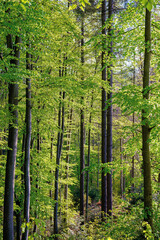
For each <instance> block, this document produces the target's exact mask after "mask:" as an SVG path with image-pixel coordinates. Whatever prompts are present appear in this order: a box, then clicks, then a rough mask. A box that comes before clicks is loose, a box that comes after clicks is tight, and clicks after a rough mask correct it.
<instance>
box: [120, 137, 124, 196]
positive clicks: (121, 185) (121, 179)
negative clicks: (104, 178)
mask: <svg viewBox="0 0 160 240" xmlns="http://www.w3.org/2000/svg"><path fill="white" fill-rule="evenodd" d="M120 158H121V168H123V155H122V138H120ZM120 188H121V198H122V199H123V192H124V190H123V169H121V178H120Z"/></svg>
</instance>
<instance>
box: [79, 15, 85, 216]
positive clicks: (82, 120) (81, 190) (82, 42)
mask: <svg viewBox="0 0 160 240" xmlns="http://www.w3.org/2000/svg"><path fill="white" fill-rule="evenodd" d="M81 35H82V39H81V63H82V66H83V65H84V50H83V47H84V19H83V16H82V26H81ZM82 80H83V77H82ZM83 102H84V98H83V97H81V103H82V104H83ZM84 134H85V129H84V109H83V107H82V108H81V117H80V215H81V216H83V215H84V171H83V169H84V166H85V155H84V141H85V137H84Z"/></svg>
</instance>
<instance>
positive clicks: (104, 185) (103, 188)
mask: <svg viewBox="0 0 160 240" xmlns="http://www.w3.org/2000/svg"><path fill="white" fill-rule="evenodd" d="M106 10H107V9H106V0H103V1H102V16H101V17H102V35H103V37H104V38H103V40H102V41H103V45H102V46H103V49H102V84H103V82H104V81H106V79H107V75H106V61H105V58H106V34H107V33H106V28H105V27H104V25H105V23H106ZM106 117H107V110H106V91H105V89H104V88H103V87H102V164H103V163H106V162H107V136H106ZM104 170H105V169H104V167H102V186H101V191H102V194H101V203H102V221H103V220H104V214H106V213H107V176H106V174H105V172H104Z"/></svg>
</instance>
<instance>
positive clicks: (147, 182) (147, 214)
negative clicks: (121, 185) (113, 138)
mask: <svg viewBox="0 0 160 240" xmlns="http://www.w3.org/2000/svg"><path fill="white" fill-rule="evenodd" d="M150 45H151V12H150V11H149V10H148V9H146V15H145V54H144V74H143V99H144V100H145V101H148V99H149V89H148V88H149V70H150V58H151V50H150V47H151V46H150ZM149 138H150V128H149V123H148V118H147V112H146V110H145V109H143V110H142V156H143V177H144V221H146V222H148V223H149V224H150V226H151V227H152V228H153V222H152V214H153V213H152V184H151V164H150V150H149Z"/></svg>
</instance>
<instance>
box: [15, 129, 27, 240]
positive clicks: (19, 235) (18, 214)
mask: <svg viewBox="0 0 160 240" xmlns="http://www.w3.org/2000/svg"><path fill="white" fill-rule="evenodd" d="M25 137H26V136H25V134H24V133H23V138H22V154H21V171H22V173H23V172H24V151H25ZM23 184H24V177H23V174H21V186H22V189H23ZM22 196H23V192H22V191H21V193H20V196H18V193H15V202H16V205H17V206H18V207H19V209H18V210H16V211H15V216H16V232H17V240H21V239H22V228H21V224H22V219H21V214H22V210H21V209H22V199H23V197H22Z"/></svg>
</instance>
